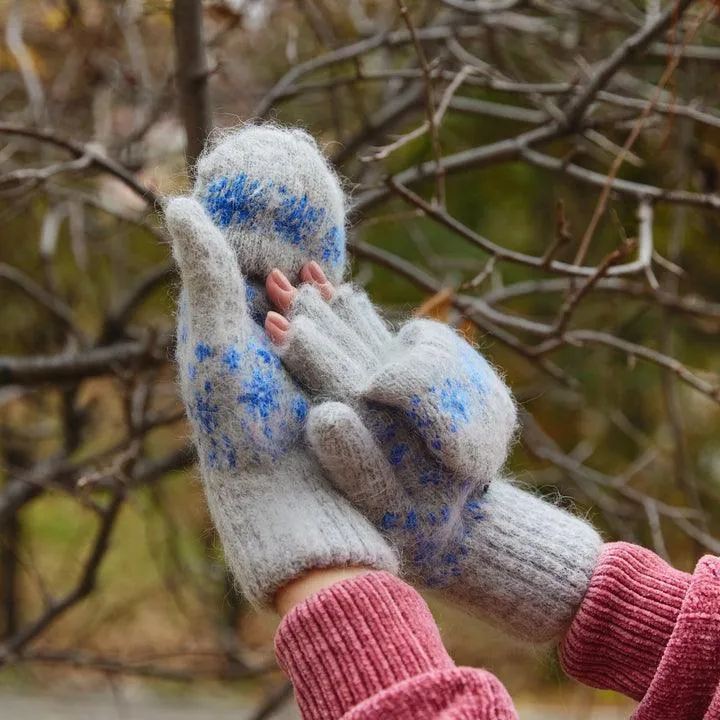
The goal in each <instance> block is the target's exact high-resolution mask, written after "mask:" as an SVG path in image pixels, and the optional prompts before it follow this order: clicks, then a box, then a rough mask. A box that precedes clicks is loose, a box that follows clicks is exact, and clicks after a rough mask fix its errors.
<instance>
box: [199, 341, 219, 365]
mask: <svg viewBox="0 0 720 720" xmlns="http://www.w3.org/2000/svg"><path fill="white" fill-rule="evenodd" d="M213 355H215V351H214V350H213V349H212V348H211V347H210V346H209V345H207V344H206V343H202V342H200V343H198V344H197V345H196V346H195V359H196V360H197V361H198V362H199V363H201V362H204V361H205V360H207V359H208V358H211V357H213Z"/></svg>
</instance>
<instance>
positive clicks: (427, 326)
mask: <svg viewBox="0 0 720 720" xmlns="http://www.w3.org/2000/svg"><path fill="white" fill-rule="evenodd" d="M280 353H281V356H282V358H283V362H284V363H285V365H286V366H287V367H288V368H289V369H290V371H291V373H292V374H293V376H294V377H296V378H297V379H298V380H299V381H300V382H301V384H302V385H303V386H304V387H305V388H306V389H307V390H308V392H309V393H310V394H311V395H313V396H314V397H319V398H323V399H327V401H325V402H320V403H319V404H317V406H316V407H314V408H313V409H312V411H311V415H310V420H309V423H308V439H309V441H310V444H311V446H312V447H313V449H314V450H315V452H316V453H317V456H318V458H319V460H320V462H321V463H322V464H323V466H324V467H325V468H326V469H328V471H329V472H330V473H331V475H332V477H334V478H335V482H336V484H337V485H338V487H340V488H341V489H342V491H343V492H344V494H345V495H346V496H347V497H349V498H350V499H351V500H352V501H353V502H354V503H355V504H356V505H358V507H360V508H361V509H362V510H363V511H364V512H366V513H367V514H368V515H369V517H370V518H371V519H372V520H373V521H374V522H375V523H376V524H377V525H378V526H379V527H380V528H382V530H383V531H384V532H385V533H386V534H387V535H388V536H389V537H391V539H392V541H393V543H394V544H395V546H396V547H398V548H399V549H400V550H401V554H402V559H403V562H404V565H405V567H406V568H407V569H408V571H409V572H411V573H412V574H413V576H414V577H416V578H420V579H421V580H422V582H423V583H424V584H425V585H427V586H429V587H445V586H448V585H450V584H452V583H453V582H454V580H455V579H456V578H457V576H458V575H459V574H460V573H461V563H462V558H463V556H464V555H466V554H467V553H468V552H469V550H468V548H467V547H466V544H465V528H464V523H463V517H464V516H465V515H466V514H467V513H477V512H479V510H478V508H477V507H476V504H475V501H474V500H473V498H474V497H476V496H478V495H482V492H483V490H484V488H485V487H486V485H487V484H488V483H489V482H490V480H491V479H492V478H493V477H495V476H496V475H497V473H498V472H499V471H500V469H501V467H502V465H503V463H504V462H505V458H506V456H507V452H508V446H509V444H510V442H511V440H512V437H513V433H514V430H515V426H516V412H515V404H514V402H513V399H512V396H511V395H510V392H509V390H508V388H507V387H506V385H505V383H504V382H503V381H502V378H501V377H500V376H499V375H498V373H497V372H496V371H495V370H494V369H493V368H492V367H491V366H490V365H489V364H488V363H487V361H486V360H485V359H484V358H483V357H482V356H481V355H480V354H479V353H477V352H475V350H474V349H473V348H472V347H471V346H470V345H468V343H467V342H466V341H465V340H463V339H462V337H460V335H458V334H457V333H456V332H455V331H454V330H452V329H451V328H449V327H448V326H447V325H443V324H441V323H437V322H433V321H430V320H412V321H410V322H408V323H407V324H406V325H404V326H403V327H402V328H401V329H400V331H399V332H398V333H397V334H395V335H393V334H391V333H390V332H389V331H388V329H387V328H386V327H385V326H384V324H383V322H382V320H381V318H380V317H379V316H378V314H377V313H376V311H375V309H374V308H373V306H372V304H371V303H370V302H369V300H368V299H367V297H366V296H365V294H364V293H362V292H360V291H358V290H354V289H353V288H352V287H350V286H343V287H341V288H339V289H338V291H337V293H336V295H335V296H334V298H333V300H332V301H331V302H330V303H327V302H325V301H324V300H323V299H322V297H321V295H320V293H319V291H318V290H317V289H316V288H314V287H312V286H309V285H306V286H302V287H301V288H300V290H299V292H298V296H297V298H296V299H295V301H294V303H293V308H292V314H291V327H290V332H289V334H288V338H287V341H286V342H285V343H284V345H283V347H282V348H281V349H280ZM488 428H492V429H493V430H492V432H488Z"/></svg>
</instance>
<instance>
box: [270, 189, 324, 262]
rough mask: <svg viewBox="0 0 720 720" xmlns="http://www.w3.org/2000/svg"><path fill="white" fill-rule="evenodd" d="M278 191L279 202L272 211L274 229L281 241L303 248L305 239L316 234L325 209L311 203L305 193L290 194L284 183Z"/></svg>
mask: <svg viewBox="0 0 720 720" xmlns="http://www.w3.org/2000/svg"><path fill="white" fill-rule="evenodd" d="M278 192H279V193H280V204H279V205H278V207H277V208H275V211H274V213H273V216H274V222H273V225H274V227H275V230H276V232H277V233H278V235H279V236H280V239H281V240H282V241H283V242H285V243H288V244H289V245H296V246H298V247H300V248H301V249H304V248H305V246H306V243H307V240H308V239H309V238H311V237H314V236H315V235H316V234H317V232H318V230H319V228H320V223H321V222H322V220H323V218H324V217H325V209H324V208H321V207H317V206H315V205H312V204H311V203H310V198H308V196H307V195H303V196H302V197H299V196H297V195H293V194H291V193H290V191H289V190H288V189H287V188H286V187H285V186H284V185H281V186H280V187H279V188H278Z"/></svg>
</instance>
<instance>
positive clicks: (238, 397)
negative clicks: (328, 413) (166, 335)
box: [183, 333, 308, 469]
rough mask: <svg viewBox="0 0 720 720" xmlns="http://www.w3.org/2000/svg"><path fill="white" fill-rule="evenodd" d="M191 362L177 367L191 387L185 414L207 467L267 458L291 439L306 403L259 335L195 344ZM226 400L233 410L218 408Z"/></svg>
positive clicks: (280, 452)
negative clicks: (233, 405) (236, 341)
mask: <svg viewBox="0 0 720 720" xmlns="http://www.w3.org/2000/svg"><path fill="white" fill-rule="evenodd" d="M193 360H194V361H191V362H189V363H188V364H187V365H186V367H185V368H183V370H184V372H185V374H186V378H187V381H188V382H189V383H190V385H191V388H193V391H192V398H193V400H192V402H191V403H190V408H189V412H190V417H191V419H192V420H193V423H194V425H195V428H196V432H197V433H198V435H199V438H198V439H199V444H200V447H201V448H202V451H203V453H204V460H205V462H206V463H207V464H208V465H209V466H210V467H213V468H220V469H223V468H224V469H227V468H230V469H232V468H235V467H237V466H238V463H242V464H243V465H244V466H247V465H249V464H253V463H264V462H268V461H270V462H273V461H275V460H277V459H278V458H279V457H280V456H282V455H283V454H285V453H286V452H287V451H288V450H289V449H290V448H291V447H292V446H293V445H294V444H295V443H297V441H298V440H299V438H300V437H301V435H302V432H303V427H304V425H305V422H306V420H307V414H308V403H307V400H306V399H305V398H304V397H303V396H302V395H300V394H299V392H298V390H297V388H296V387H295V385H294V383H293V382H292V380H291V379H290V377H289V376H288V375H287V373H286V372H285V370H284V368H283V367H282V364H281V363H280V360H279V359H278V357H277V356H276V355H275V354H274V352H273V351H272V348H271V347H270V345H269V342H268V341H267V339H266V338H265V337H264V336H262V335H261V334H260V333H258V335H257V337H252V338H250V339H249V340H248V341H247V342H246V343H245V344H242V345H239V344H231V345H227V346H211V345H209V344H208V343H205V342H197V343H196V344H195V345H194V347H193ZM230 398H234V400H235V402H236V407H237V410H236V412H228V411H224V412H221V408H225V407H227V404H228V400H229V399H230Z"/></svg>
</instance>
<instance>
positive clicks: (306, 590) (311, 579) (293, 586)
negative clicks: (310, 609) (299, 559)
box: [275, 566, 374, 617]
mask: <svg viewBox="0 0 720 720" xmlns="http://www.w3.org/2000/svg"><path fill="white" fill-rule="evenodd" d="M370 572H374V569H373V568H370V567H360V566H353V567H332V568H313V569H312V570H308V571H307V572H306V573H304V574H303V575H301V576H300V577H297V578H294V579H293V580H291V581H290V582H288V583H287V584H285V585H283V586H282V587H281V588H280V589H279V590H278V591H277V593H276V595H275V609H276V610H277V612H278V613H279V614H280V616H282V617H284V616H285V615H287V613H288V612H290V610H292V609H293V608H294V607H295V606H296V605H297V604H299V603H301V602H303V601H304V600H307V598H309V597H310V596H311V595H314V594H315V593H316V592H319V591H320V590H324V589H325V588H328V587H330V586H331V585H335V584H336V583H339V582H342V581H343V580H349V579H351V578H354V577H358V575H364V574H366V573H370Z"/></svg>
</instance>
